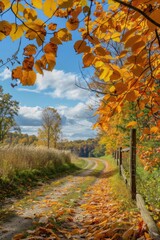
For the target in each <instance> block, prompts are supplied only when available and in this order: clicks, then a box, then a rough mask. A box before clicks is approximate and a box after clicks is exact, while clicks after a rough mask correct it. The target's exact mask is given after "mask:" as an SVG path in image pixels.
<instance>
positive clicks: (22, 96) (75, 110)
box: [0, 34, 96, 140]
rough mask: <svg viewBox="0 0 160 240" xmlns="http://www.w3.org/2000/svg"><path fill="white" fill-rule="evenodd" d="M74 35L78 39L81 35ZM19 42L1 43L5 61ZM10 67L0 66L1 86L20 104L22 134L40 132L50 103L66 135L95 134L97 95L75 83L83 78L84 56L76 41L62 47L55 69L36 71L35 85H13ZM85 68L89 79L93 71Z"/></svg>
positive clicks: (79, 137) (63, 134)
mask: <svg viewBox="0 0 160 240" xmlns="http://www.w3.org/2000/svg"><path fill="white" fill-rule="evenodd" d="M73 38H74V40H76V39H77V40H79V36H78V34H75V35H74V37H73ZM18 43H19V41H16V42H12V40H10V38H9V37H7V38H6V39H5V40H3V41H1V42H0V49H1V58H2V59H3V61H4V62H5V60H6V59H7V58H8V57H11V56H12V54H13V53H14V52H15V51H16V49H17V47H18ZM29 43H30V42H29ZM29 43H28V44H29ZM2 49H3V53H2ZM22 50H23V49H22ZM22 50H21V52H20V53H21V54H22ZM21 54H20V55H21ZM19 60H20V61H21V60H22V58H21V57H20V59H19ZM0 65H1V64H0ZM15 66H16V65H14V66H13V68H14V67H15ZM7 67H8V68H7ZM11 69H12V66H11V64H8V65H5V66H3V67H0V85H2V87H3V89H4V92H6V93H10V94H11V95H12V96H13V99H14V100H17V101H18V102H19V103H20V110H19V116H18V118H17V119H16V120H17V123H18V124H19V125H20V127H21V129H22V132H23V133H28V134H37V129H38V128H39V127H40V126H41V113H42V110H43V108H45V107H48V106H50V107H54V108H56V109H57V111H58V112H59V114H60V115H61V117H62V137H63V138H67V139H70V140H76V139H87V138H91V137H94V136H95V135H96V131H93V130H92V125H93V123H95V117H93V111H91V110H89V106H91V105H92V106H95V104H96V103H95V98H94V95H93V94H92V93H90V92H89V91H86V90H83V89H81V88H79V87H77V86H76V82H79V81H80V82H83V83H84V81H83V80H82V76H81V70H82V61H81V56H80V55H77V54H76V53H75V51H74V49H73V42H70V43H69V42H68V43H64V44H63V45H62V46H60V47H59V49H58V57H57V63H56V67H55V69H54V70H53V71H52V72H44V75H43V76H42V75H40V74H37V81H36V84H35V86H31V87H26V86H21V85H18V86H17V87H15V88H12V87H11V83H12V80H11ZM83 71H84V72H85V74H86V78H87V75H89V74H92V72H91V70H88V69H87V70H83Z"/></svg>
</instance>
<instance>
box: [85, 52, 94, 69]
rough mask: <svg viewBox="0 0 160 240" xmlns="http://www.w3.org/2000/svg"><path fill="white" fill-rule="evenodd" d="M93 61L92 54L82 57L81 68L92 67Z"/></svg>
mask: <svg viewBox="0 0 160 240" xmlns="http://www.w3.org/2000/svg"><path fill="white" fill-rule="evenodd" d="M94 59H95V56H94V55H93V53H87V54H85V55H84V57H83V64H84V66H83V67H89V66H91V65H92V63H93V61H94Z"/></svg>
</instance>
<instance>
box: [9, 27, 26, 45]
mask: <svg viewBox="0 0 160 240" xmlns="http://www.w3.org/2000/svg"><path fill="white" fill-rule="evenodd" d="M23 35H24V26H23V25H17V24H15V23H13V24H12V31H11V33H10V37H11V39H12V41H16V40H17V39H19V38H21V37H22V36H23Z"/></svg>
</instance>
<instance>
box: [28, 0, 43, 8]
mask: <svg viewBox="0 0 160 240" xmlns="http://www.w3.org/2000/svg"><path fill="white" fill-rule="evenodd" d="M31 4H32V5H33V7H35V8H38V9H42V0H36V1H35V0H32V1H31Z"/></svg>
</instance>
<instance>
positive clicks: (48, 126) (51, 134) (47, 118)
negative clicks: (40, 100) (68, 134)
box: [38, 107, 61, 148]
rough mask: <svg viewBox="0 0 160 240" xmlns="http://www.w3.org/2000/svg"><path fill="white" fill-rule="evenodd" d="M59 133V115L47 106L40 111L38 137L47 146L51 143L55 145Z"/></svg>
mask: <svg viewBox="0 0 160 240" xmlns="http://www.w3.org/2000/svg"><path fill="white" fill-rule="evenodd" d="M60 133H61V117H60V115H59V113H58V112H57V110H56V109H55V108H51V107H47V108H45V109H44V110H43V112H42V128H40V129H39V132H38V137H39V139H40V141H42V142H44V143H45V144H46V145H47V147H48V148H50V146H51V143H52V146H53V147H54V148H56V147H57V141H58V139H59V137H60Z"/></svg>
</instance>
